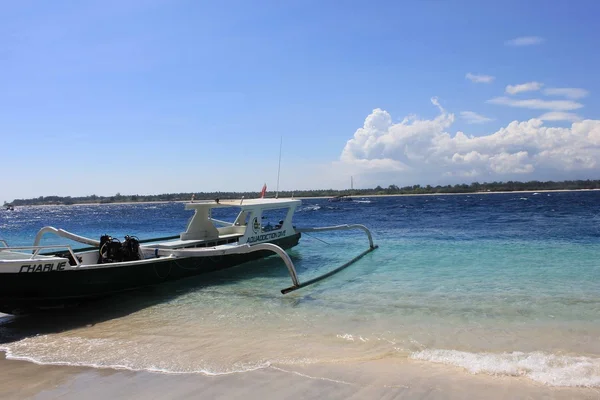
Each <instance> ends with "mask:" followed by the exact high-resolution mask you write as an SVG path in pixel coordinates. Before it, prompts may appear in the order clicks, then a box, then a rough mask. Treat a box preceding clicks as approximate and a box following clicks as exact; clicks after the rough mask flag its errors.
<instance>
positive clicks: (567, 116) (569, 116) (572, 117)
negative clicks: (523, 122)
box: [539, 111, 581, 122]
mask: <svg viewBox="0 0 600 400" xmlns="http://www.w3.org/2000/svg"><path fill="white" fill-rule="evenodd" d="M539 119H541V120H542V121H570V122H575V121H581V117H580V116H579V115H577V114H574V113H568V112H563V111H551V112H547V113H545V114H543V115H542V116H540V117H539Z"/></svg>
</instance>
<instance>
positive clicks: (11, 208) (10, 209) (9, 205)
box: [4, 204, 15, 211]
mask: <svg viewBox="0 0 600 400" xmlns="http://www.w3.org/2000/svg"><path fill="white" fill-rule="evenodd" d="M4 206H5V207H6V210H7V211H14V210H15V206H13V205H12V204H5V205H4Z"/></svg>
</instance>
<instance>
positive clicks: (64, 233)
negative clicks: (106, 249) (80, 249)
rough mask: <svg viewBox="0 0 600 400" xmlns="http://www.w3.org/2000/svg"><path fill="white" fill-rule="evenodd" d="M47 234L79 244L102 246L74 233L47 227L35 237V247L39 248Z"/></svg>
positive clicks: (95, 241)
mask: <svg viewBox="0 0 600 400" xmlns="http://www.w3.org/2000/svg"><path fill="white" fill-rule="evenodd" d="M45 233H54V234H55V235H57V236H61V237H64V238H67V239H71V240H73V241H75V242H79V243H84V244H89V245H90V246H94V247H98V246H100V242H99V241H98V240H94V239H89V238H86V237H83V236H79V235H76V234H74V233H71V232H67V231H65V230H63V229H56V228H54V227H52V226H45V227H43V228H42V229H40V230H39V231H38V233H37V235H35V241H34V242H33V245H34V246H39V245H40V242H41V240H42V236H44V234H45Z"/></svg>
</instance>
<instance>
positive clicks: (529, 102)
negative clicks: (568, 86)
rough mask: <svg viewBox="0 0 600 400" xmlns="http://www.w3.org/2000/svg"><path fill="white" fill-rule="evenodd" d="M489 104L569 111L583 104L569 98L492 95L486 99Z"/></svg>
mask: <svg viewBox="0 0 600 400" xmlns="http://www.w3.org/2000/svg"><path fill="white" fill-rule="evenodd" d="M487 103H490V104H499V105H503V106H509V107H519V108H530V109H533V110H553V111H569V110H577V109H578V108H581V107H583V104H581V103H577V102H575V101H571V100H542V99H526V100H518V99H513V98H510V97H504V96H503V97H494V98H493V99H490V100H488V101H487Z"/></svg>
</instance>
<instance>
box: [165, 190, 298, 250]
mask: <svg viewBox="0 0 600 400" xmlns="http://www.w3.org/2000/svg"><path fill="white" fill-rule="evenodd" d="M300 204H301V201H300V200H294V199H248V200H244V199H242V200H220V201H217V200H201V201H195V202H192V203H187V204H186V205H185V209H186V210H194V215H193V216H192V217H191V218H190V220H189V222H188V224H187V228H186V230H185V232H182V233H181V234H180V235H179V240H172V241H169V242H163V243H160V244H159V247H161V248H178V247H213V246H219V245H223V244H229V243H239V244H255V243H261V242H267V241H271V240H274V239H278V238H282V237H285V236H290V235H293V234H295V230H294V227H293V225H292V218H293V215H294V212H295V211H296V208H297V207H298V206H299V205H300ZM225 207H234V208H238V209H239V212H238V214H237V217H236V218H235V220H234V221H233V222H227V221H221V220H218V219H215V218H213V217H212V211H213V209H219V208H225Z"/></svg>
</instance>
